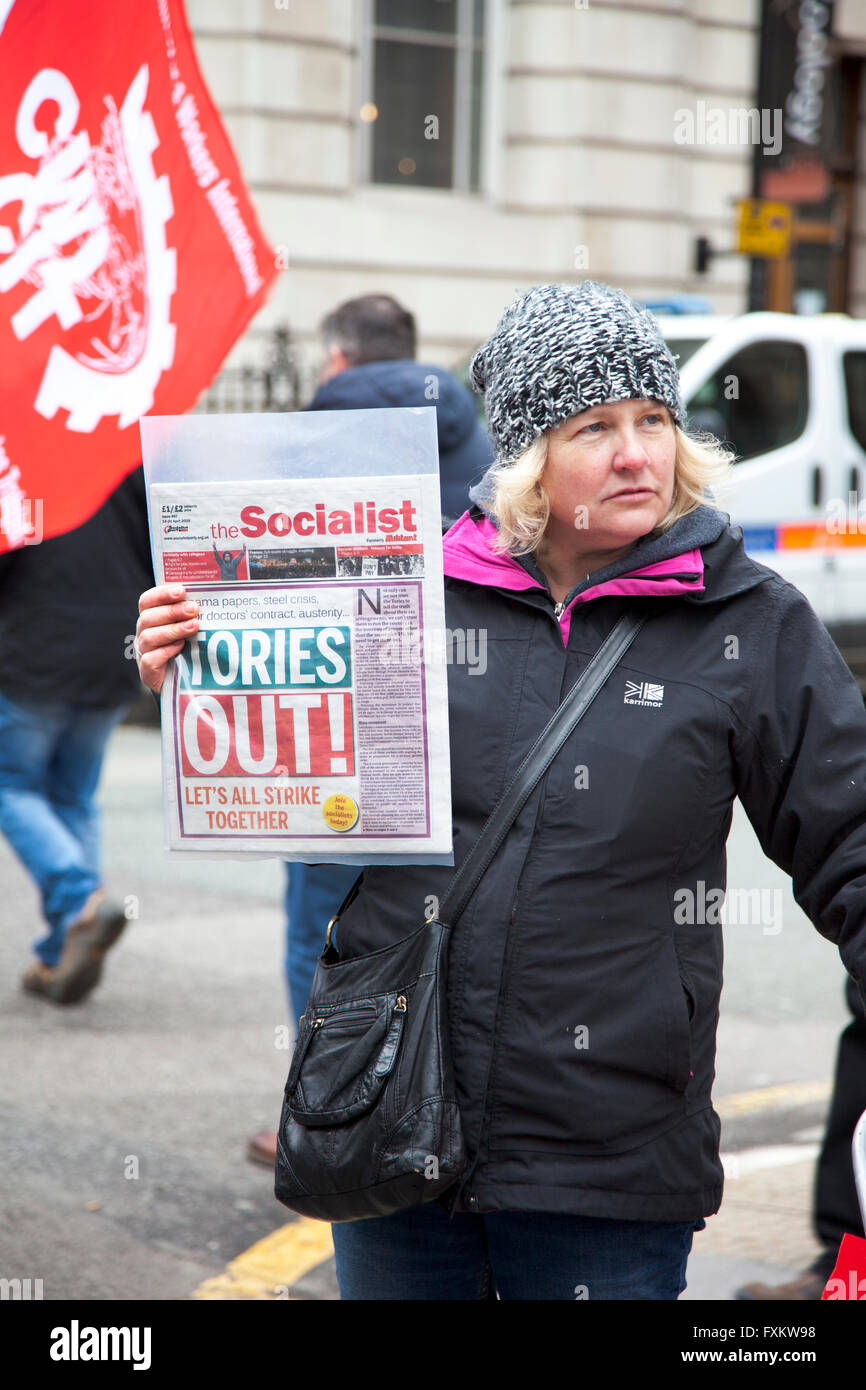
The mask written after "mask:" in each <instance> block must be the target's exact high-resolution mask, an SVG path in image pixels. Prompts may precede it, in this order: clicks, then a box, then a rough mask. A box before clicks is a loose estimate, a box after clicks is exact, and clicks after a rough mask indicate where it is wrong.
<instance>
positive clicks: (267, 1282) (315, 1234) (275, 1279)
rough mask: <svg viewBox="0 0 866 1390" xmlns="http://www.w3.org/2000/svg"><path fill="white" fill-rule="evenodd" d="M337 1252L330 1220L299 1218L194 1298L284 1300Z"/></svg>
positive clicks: (196, 1292)
mask: <svg viewBox="0 0 866 1390" xmlns="http://www.w3.org/2000/svg"><path fill="white" fill-rule="evenodd" d="M333 1253H334V1243H333V1241H332V1240H331V1227H330V1226H329V1224H328V1222H327V1221H311V1220H309V1219H308V1218H307V1217H305V1216H299V1217H297V1218H296V1219H295V1220H294V1221H289V1222H288V1223H287V1224H286V1225H285V1226H281V1227H280V1228H279V1230H277V1231H272V1232H271V1234H270V1235H269V1236H265V1237H264V1239H263V1240H260V1241H257V1242H256V1244H255V1245H251V1246H250V1248H249V1250H244V1251H243V1253H242V1254H240V1255H238V1257H237V1259H234V1260H232V1261H231V1263H230V1264H227V1265H226V1267H225V1269H224V1270H223V1272H222V1274H217V1275H215V1276H214V1277H213V1278H212V1279H205V1281H204V1283H202V1284H199V1286H198V1288H197V1289H195V1290H194V1291H193V1293H192V1294H191V1297H192V1298H197V1299H198V1298H210V1299H242V1298H262V1299H280V1298H288V1297H289V1289H290V1287H291V1286H292V1284H296V1283H297V1282H298V1280H299V1279H300V1278H301V1276H302V1275H304V1274H306V1273H308V1271H309V1270H311V1269H315V1267H316V1265H320V1264H322V1263H323V1261H324V1260H327V1259H330V1257H331V1255H333Z"/></svg>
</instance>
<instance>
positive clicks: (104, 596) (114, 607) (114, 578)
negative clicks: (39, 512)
mask: <svg viewBox="0 0 866 1390" xmlns="http://www.w3.org/2000/svg"><path fill="white" fill-rule="evenodd" d="M153 582H154V580H153V569H152V566H151V558H150V541H149V539H148V529H147V504H146V500H145V490H144V478H143V473H142V469H141V468H136V469H135V470H134V472H132V473H130V474H129V476H128V477H127V478H125V479H124V480H123V482H122V483H121V484H120V486H119V487H118V488H116V489H115V491H114V492H112V494H111V496H110V497H109V498H108V499H107V501H105V502H104V503H103V505H102V506H101V507H100V508H99V511H98V512H96V513H95V515H94V516H92V517H91V518H90V520H89V521H86V522H85V523H84V525H83V526H78V527H76V529H75V530H74V531H67V532H66V534H65V535H62V536H54V537H52V538H51V539H49V540H44V541H42V542H41V543H40V544H39V545H26V546H24V547H22V549H20V550H15V551H13V552H12V553H11V554H8V555H0V691H2V692H3V694H4V695H5V696H7V698H8V699H10V700H12V701H15V702H18V703H24V704H26V703H29V702H30V701H53V700H59V701H62V702H63V703H65V704H70V705H78V706H88V707H90V708H94V707H99V708H103V709H109V708H111V709H113V708H116V707H117V706H119V705H123V704H128V703H130V702H131V701H133V700H135V699H136V697H137V696H138V695H140V694H141V690H142V686H141V683H140V681H139V679H138V670H137V668H136V664H135V656H134V653H133V651H132V636H133V634H134V632H135V624H136V620H137V618H138V596H139V594H140V593H141V592H142V591H143V590H144V589H149V588H151V586H152V585H153Z"/></svg>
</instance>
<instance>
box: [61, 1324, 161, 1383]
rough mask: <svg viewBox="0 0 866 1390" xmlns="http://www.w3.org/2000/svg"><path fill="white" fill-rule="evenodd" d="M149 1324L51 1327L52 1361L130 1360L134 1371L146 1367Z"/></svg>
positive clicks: (147, 1362)
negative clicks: (146, 1325)
mask: <svg viewBox="0 0 866 1390" xmlns="http://www.w3.org/2000/svg"><path fill="white" fill-rule="evenodd" d="M150 1336H151V1329H150V1328H149V1327H82V1326H81V1325H80V1324H79V1322H78V1319H77V1318H73V1319H72V1322H71V1323H70V1324H69V1326H68V1327H54V1328H52V1329H51V1347H50V1348H49V1355H50V1357H51V1360H52V1361H131V1362H132V1363H133V1367H132V1369H133V1370H134V1371H149V1370H150Z"/></svg>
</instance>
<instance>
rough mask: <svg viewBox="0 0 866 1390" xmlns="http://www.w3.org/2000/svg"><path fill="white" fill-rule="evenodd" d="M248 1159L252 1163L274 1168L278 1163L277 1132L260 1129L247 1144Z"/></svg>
mask: <svg viewBox="0 0 866 1390" xmlns="http://www.w3.org/2000/svg"><path fill="white" fill-rule="evenodd" d="M247 1158H248V1159H249V1160H250V1162H251V1163H261V1164H263V1165H264V1166H265V1167H266V1168H273V1166H274V1164H275V1163H276V1161H277V1135H276V1131H275V1130H270V1129H260V1130H259V1132H258V1134H254V1135H253V1137H252V1139H250V1141H249V1143H248V1144H247Z"/></svg>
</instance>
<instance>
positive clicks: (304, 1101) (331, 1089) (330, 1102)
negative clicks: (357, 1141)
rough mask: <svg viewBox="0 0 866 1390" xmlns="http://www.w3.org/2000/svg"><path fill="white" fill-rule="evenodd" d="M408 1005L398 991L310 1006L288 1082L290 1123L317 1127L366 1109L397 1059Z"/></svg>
mask: <svg viewBox="0 0 866 1390" xmlns="http://www.w3.org/2000/svg"><path fill="white" fill-rule="evenodd" d="M407 1007H408V1002H407V997H406V995H405V994H396V993H394V994H384V995H379V996H377V997H375V998H367V999H353V1000H349V1001H346V1002H344V1003H339V1004H329V1005H327V1006H318V1007H317V1006H316V1005H315V1004H313V1003H310V1004H308V1006H307V1012H306V1013H305V1014H304V1017H303V1019H302V1020H301V1031H300V1033H299V1035H298V1041H297V1044H296V1046H295V1053H294V1056H293V1058H292V1066H291V1070H290V1071H289V1078H288V1081H287V1082H286V1092H285V1095H286V1105H287V1107H288V1110H289V1113H290V1114H291V1116H292V1119H293V1120H296V1121H297V1123H298V1124H300V1125H305V1126H307V1127H309V1128H317V1127H322V1126H327V1125H339V1124H345V1123H346V1122H347V1121H349V1120H353V1119H355V1118H356V1117H357V1116H358V1115H361V1114H363V1113H364V1112H365V1111H366V1110H369V1109H370V1108H371V1107H372V1106H373V1105H374V1104H375V1103H376V1101H377V1100H378V1099H379V1095H380V1093H381V1091H382V1087H383V1086H384V1084H385V1081H386V1079H387V1077H388V1076H389V1075H390V1073H391V1071H392V1069H393V1067H394V1063H395V1061H396V1059H397V1054H398V1052H399V1048H400V1041H401V1039H402V1036H403V1025H404V1022H405V1018H406V1011H407Z"/></svg>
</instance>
